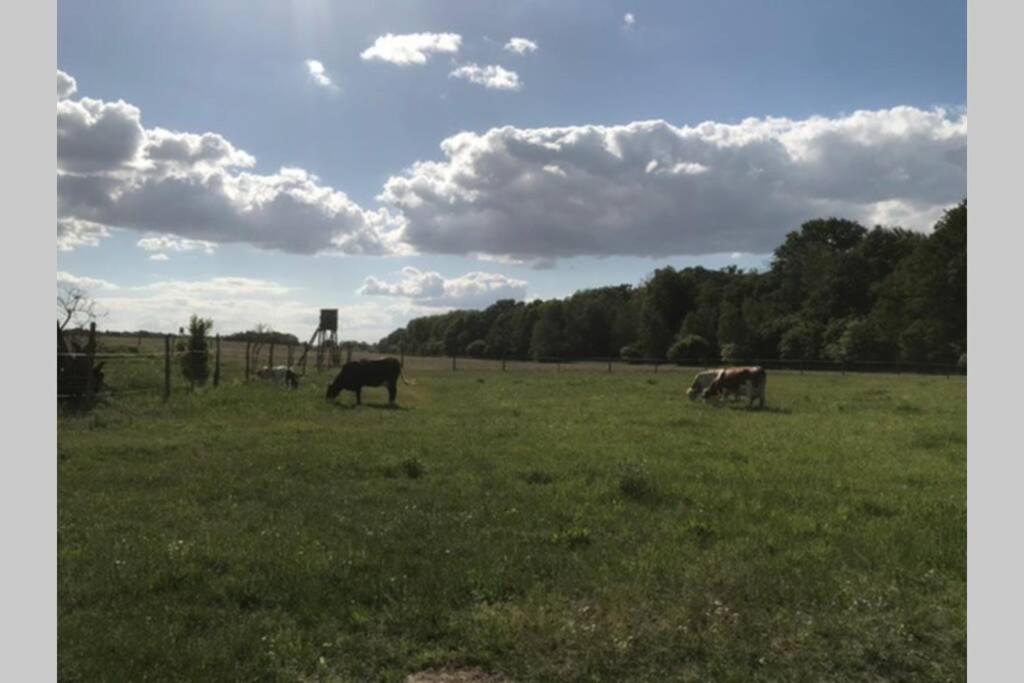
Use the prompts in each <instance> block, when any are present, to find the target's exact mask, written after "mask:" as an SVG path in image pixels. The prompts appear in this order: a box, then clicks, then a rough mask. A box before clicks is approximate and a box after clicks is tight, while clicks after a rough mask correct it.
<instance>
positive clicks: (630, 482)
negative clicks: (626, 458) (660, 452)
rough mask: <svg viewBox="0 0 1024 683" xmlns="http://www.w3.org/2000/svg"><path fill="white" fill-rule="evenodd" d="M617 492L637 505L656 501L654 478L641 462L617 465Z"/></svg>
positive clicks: (656, 492)
mask: <svg viewBox="0 0 1024 683" xmlns="http://www.w3.org/2000/svg"><path fill="white" fill-rule="evenodd" d="M619 492H620V493H621V494H622V495H624V496H625V497H626V498H629V499H630V500H635V501H637V502H638V503H654V502H656V501H657V500H658V497H659V496H658V488H657V486H656V485H655V483H654V477H652V476H651V474H650V472H648V471H647V465H646V464H645V463H643V462H628V463H623V464H622V465H619Z"/></svg>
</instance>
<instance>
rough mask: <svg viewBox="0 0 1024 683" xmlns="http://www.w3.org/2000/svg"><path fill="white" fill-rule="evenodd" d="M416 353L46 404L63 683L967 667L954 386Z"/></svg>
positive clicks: (810, 674)
mask: <svg viewBox="0 0 1024 683" xmlns="http://www.w3.org/2000/svg"><path fill="white" fill-rule="evenodd" d="M145 365H146V364H145V363H144V362H140V363H139V367H143V366H145ZM131 367H135V366H131ZM413 367H414V366H413V365H410V367H409V372H408V374H409V375H410V376H411V379H413V380H414V381H415V382H416V384H415V385H414V386H402V385H400V387H399V404H400V407H399V408H398V409H394V410H392V409H387V408H386V407H385V405H384V404H385V402H386V393H385V391H384V390H383V389H368V390H366V391H365V392H364V397H363V399H364V403H365V404H366V405H364V406H363V407H360V408H354V407H353V406H352V403H353V398H352V395H351V394H349V393H347V392H346V393H344V394H343V395H342V398H341V399H339V402H338V404H336V405H329V404H327V403H326V402H325V401H324V400H323V393H324V387H325V385H326V384H327V382H328V381H329V379H330V375H328V374H327V373H325V374H323V375H322V376H320V377H313V376H307V377H306V378H304V381H303V385H302V386H301V388H300V389H299V390H298V391H297V392H289V391H286V390H285V389H283V388H281V387H280V386H273V385H262V384H252V385H245V384H241V383H239V382H238V377H239V375H238V373H237V372H236V371H237V368H234V369H233V370H232V373H234V374H232V375H231V376H230V379H229V380H228V381H225V383H224V384H223V385H222V386H221V387H220V388H218V389H217V390H209V389H208V390H201V391H198V392H196V393H195V394H187V393H185V392H184V391H180V392H176V394H175V396H174V397H173V398H172V400H171V401H170V402H168V403H167V404H163V403H162V402H161V401H160V399H159V390H156V391H154V392H153V395H152V396H150V395H147V394H144V393H140V394H137V395H132V396H131V397H130V398H129V397H127V396H125V397H122V398H120V399H116V400H114V401H112V402H111V403H110V404H109V405H107V406H103V407H100V408H99V409H97V410H96V411H95V412H94V413H93V414H89V415H85V416H78V417H74V416H62V417H59V418H58V420H59V427H58V429H59V432H58V434H59V453H58V458H59V464H58V473H59V483H58V486H59V491H58V497H59V498H58V500H59V513H58V519H59V540H58V557H59V569H58V580H59V587H58V588H59V675H60V678H61V680H65V681H89V682H92V681H142V680H149V681H158V680H182V681H206V680H209V681H233V680H238V681H243V680H244V681H256V680H261V681H262V680H266V681H272V680H282V681H286V680H311V681H316V680H322V681H364V680H368V681H401V680H402V679H403V678H404V677H405V676H406V675H407V674H409V673H411V672H416V671H421V670H425V669H431V668H450V669H460V668H478V669H481V670H484V671H488V672H492V673H500V674H502V675H504V676H506V677H508V678H509V679H512V680H515V681H690V680H692V681H707V680H711V681H947V680H948V681H962V680H964V679H965V676H966V674H965V671H966V384H965V382H964V381H963V378H953V379H946V378H944V377H914V376H906V375H904V376H899V377H896V376H877V375H876V376H854V375H847V376H840V375H834V374H816V375H811V374H808V375H799V374H786V373H771V372H770V373H769V380H768V407H767V409H765V410H763V411H747V410H743V409H739V408H735V407H726V408H721V409H715V408H711V407H708V406H704V405H700V404H696V403H690V402H688V401H686V399H685V397H684V395H683V391H684V389H685V385H686V380H687V379H688V377H689V374H690V373H683V372H678V371H677V372H674V373H660V374H658V375H655V374H653V373H652V372H650V371H649V370H648V371H647V372H643V373H640V372H615V373H612V374H607V373H604V372H600V371H596V370H595V371H585V370H574V371H571V372H561V373H558V372H551V371H542V372H526V371H521V372H507V373H501V372H492V371H486V372H485V371H474V370H465V371H461V372H456V373H452V372H450V371H448V372H442V371H430V370H427V369H426V368H420V369H418V370H417V371H416V372H415V373H414V372H413ZM174 372H175V381H176V382H177V381H178V377H180V375H179V374H178V370H177V368H175V369H174ZM115 376H116V375H115ZM156 376H157V377H158V378H159V379H160V380H162V374H161V371H159V370H157V371H156ZM124 377H128V375H124ZM125 381H126V380H125ZM139 382H140V386H142V385H143V380H142V379H140V380H139Z"/></svg>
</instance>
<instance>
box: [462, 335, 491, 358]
mask: <svg viewBox="0 0 1024 683" xmlns="http://www.w3.org/2000/svg"><path fill="white" fill-rule="evenodd" d="M466 354H467V355H469V356H472V357H473V358H480V357H481V356H486V355H487V342H485V341H484V340H483V339H477V340H476V341H472V342H470V343H469V345H468V346H466Z"/></svg>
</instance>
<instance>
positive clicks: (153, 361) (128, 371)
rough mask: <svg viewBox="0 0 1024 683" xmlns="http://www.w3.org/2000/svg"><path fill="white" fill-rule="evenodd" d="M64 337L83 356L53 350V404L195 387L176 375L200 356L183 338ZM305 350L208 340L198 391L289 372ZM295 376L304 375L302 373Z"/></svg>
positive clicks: (81, 334)
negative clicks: (263, 371)
mask: <svg viewBox="0 0 1024 683" xmlns="http://www.w3.org/2000/svg"><path fill="white" fill-rule="evenodd" d="M64 336H65V337H67V338H68V339H69V342H70V343H71V345H72V347H77V348H79V349H84V350H76V351H60V350H58V353H57V359H58V368H59V370H58V391H57V398H58V399H62V400H69V399H81V400H84V401H85V402H86V403H89V402H91V401H92V400H93V399H97V398H105V397H113V396H134V395H150V396H160V397H162V398H163V399H164V400H167V399H168V398H170V397H171V395H172V394H174V393H175V392H182V391H185V392H194V391H195V390H196V388H197V386H198V385H197V382H195V381H191V380H190V379H188V377H187V376H186V375H185V374H184V373H183V372H182V366H183V364H184V359H186V358H189V357H192V356H193V355H198V354H202V353H204V352H203V351H190V350H188V349H187V346H186V345H187V343H188V336H187V335H184V336H182V335H165V336H162V337H156V336H151V335H146V336H139V337H128V336H124V335H118V336H104V335H97V334H96V333H95V331H94V330H90V331H88V332H86V331H83V330H76V331H74V332H70V333H65V334H64ZM86 336H87V341H86V342H85V343H78V344H75V343H74V342H73V341H72V340H73V339H74V338H75V337H86ZM307 347H308V345H305V344H280V343H272V342H252V341H248V342H245V341H227V340H222V339H221V338H220V336H219V335H218V336H216V337H214V338H212V339H210V340H209V344H208V348H207V351H206V352H205V353H206V354H207V356H208V370H209V372H208V376H207V379H206V381H205V382H202V385H203V386H205V387H206V388H216V387H219V386H220V385H221V384H224V383H232V384H238V383H245V382H249V381H251V380H252V379H254V378H255V377H256V373H257V371H258V370H259V369H260V368H261V367H263V366H274V365H285V366H287V367H292V368H295V367H296V366H297V364H298V362H299V360H300V359H302V358H303V352H304V351H306V349H307ZM59 348H60V347H59V346H58V349H59ZM313 356H314V354H312V353H310V354H309V357H307V358H306V361H307V363H308V366H309V370H310V372H312V373H315V374H318V373H319V369H318V368H316V367H315V357H313ZM348 357H349V358H350V357H351V352H350V353H349V356H348ZM70 366H75V376H73V377H68V376H67V375H66V374H65V375H64V376H61V374H60V369H62V368H67V367H70ZM86 368H99V369H100V370H101V372H102V375H99V373H93V372H88V371H87V370H86ZM325 369H326V370H327V371H330V370H331V368H325ZM297 371H298V370H297ZM299 372H300V374H304V370H303V371H299ZM94 385H95V386H94Z"/></svg>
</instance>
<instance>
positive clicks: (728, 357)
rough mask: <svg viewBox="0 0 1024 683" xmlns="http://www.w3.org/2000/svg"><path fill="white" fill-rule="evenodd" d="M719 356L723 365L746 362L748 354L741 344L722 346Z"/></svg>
mask: <svg viewBox="0 0 1024 683" xmlns="http://www.w3.org/2000/svg"><path fill="white" fill-rule="evenodd" d="M721 355H722V362H723V363H738V362H740V361H743V360H746V359H747V357H748V356H749V355H750V354H749V353H747V349H746V347H744V346H743V345H742V344H735V343H730V344H723V345H722V351H721Z"/></svg>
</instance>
